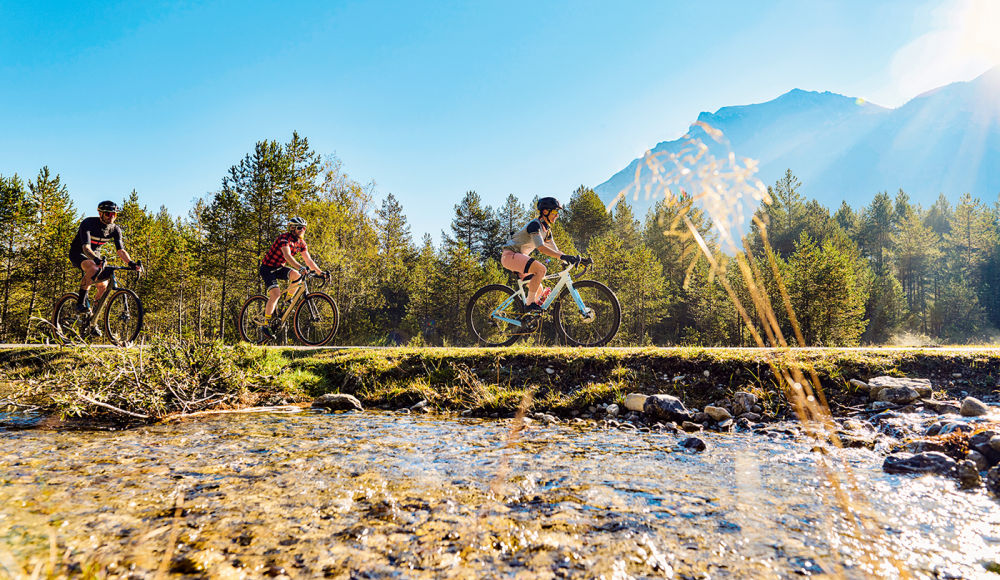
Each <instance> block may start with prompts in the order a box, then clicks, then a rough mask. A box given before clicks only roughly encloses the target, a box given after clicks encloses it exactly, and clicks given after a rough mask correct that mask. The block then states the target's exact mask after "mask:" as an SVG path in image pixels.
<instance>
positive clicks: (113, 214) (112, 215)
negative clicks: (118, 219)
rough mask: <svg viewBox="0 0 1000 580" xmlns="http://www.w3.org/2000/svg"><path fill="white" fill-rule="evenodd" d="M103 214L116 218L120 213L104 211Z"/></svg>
mask: <svg viewBox="0 0 1000 580" xmlns="http://www.w3.org/2000/svg"><path fill="white" fill-rule="evenodd" d="M101 213H102V214H104V215H109V216H111V217H114V216H116V215H118V212H116V211H102V212H101Z"/></svg>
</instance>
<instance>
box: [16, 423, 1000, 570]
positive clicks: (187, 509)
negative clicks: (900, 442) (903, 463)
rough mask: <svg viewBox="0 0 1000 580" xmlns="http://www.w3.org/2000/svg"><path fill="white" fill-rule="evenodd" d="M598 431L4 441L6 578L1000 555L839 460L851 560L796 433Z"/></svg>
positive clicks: (962, 503) (981, 531)
mask: <svg viewBox="0 0 1000 580" xmlns="http://www.w3.org/2000/svg"><path fill="white" fill-rule="evenodd" d="M593 425H594V424H593V423H591V424H590V426H589V427H586V428H573V427H567V426H546V427H537V426H531V427H528V428H527V429H524V430H522V431H520V432H519V433H518V436H517V438H515V439H511V440H510V443H509V445H507V444H505V443H504V441H505V440H507V434H508V432H509V430H510V422H509V421H480V420H471V419H470V420H465V419H461V420H460V419H453V418H446V417H425V416H420V417H417V416H401V415H395V414H387V413H364V414H338V415H321V414H312V413H302V414H297V415H268V416H258V417H228V418H215V419H208V420H204V421H202V422H198V423H188V424H182V425H162V426H153V427H145V428H139V429H134V430H128V431H122V432H52V431H11V432H2V433H0V440H2V442H3V443H2V449H3V451H0V479H2V485H0V506H2V509H0V537H2V538H3V544H2V545H3V546H5V549H6V551H7V554H6V557H5V558H3V560H4V561H3V562H0V565H2V566H4V567H5V568H8V573H9V574H11V575H13V573H12V572H10V571H9V566H11V565H20V566H23V568H22V570H23V571H24V572H23V573H24V574H25V577H28V574H30V572H31V570H32V569H35V568H36V567H40V568H39V569H44V567H46V566H48V565H49V564H50V563H51V561H52V560H57V561H58V562H57V564H58V565H59V566H63V565H64V564H63V563H64V562H65V566H66V569H75V570H77V571H78V572H79V571H83V570H84V569H85V568H86V566H88V565H89V566H92V567H95V568H100V569H101V570H103V571H105V572H106V573H107V574H109V577H118V576H121V577H124V576H125V575H127V574H132V575H133V577H149V578H154V577H156V572H157V571H158V570H159V569H160V567H161V564H163V562H164V556H165V553H166V550H167V547H168V544H169V545H170V546H171V547H172V549H171V553H170V561H169V563H168V564H169V565H168V566H167V567H165V568H164V572H166V573H170V574H189V575H190V574H194V575H198V574H205V575H208V576H211V577H232V578H239V577H243V576H246V575H248V576H250V577H260V576H263V575H270V576H280V575H287V576H291V577H296V578H308V577H321V576H326V577H333V578H351V577H369V578H380V577H393V578H442V577H455V578H482V577H515V576H516V577H518V578H535V577H537V578H552V577H564V578H601V577H604V578H606V579H611V578H618V579H625V578H668V577H690V578H706V577H711V578H726V577H785V576H797V575H815V574H822V573H823V572H824V571H827V572H833V573H837V574H842V575H844V576H846V577H857V578H861V577H868V576H871V575H873V574H879V575H881V574H885V575H888V576H896V575H898V574H899V573H898V572H897V571H896V568H895V567H894V566H895V564H893V562H896V563H898V564H902V566H901V568H902V569H903V570H904V573H907V572H908V573H910V574H912V575H914V576H917V577H920V576H931V577H933V576H938V577H940V576H941V575H942V574H952V575H955V576H962V577H969V576H975V575H977V574H983V573H985V569H984V568H983V565H982V563H981V561H982V560H984V559H987V558H992V557H993V556H994V555H995V554H996V552H997V550H998V548H1000V510H998V509H997V504H996V503H995V502H994V501H993V500H991V499H989V498H988V497H987V496H986V495H985V492H973V493H969V492H960V491H957V490H956V488H955V483H954V482H952V481H950V480H945V479H941V478H933V477H927V478H920V479H913V478H906V477H898V476H891V475H887V474H885V473H883V472H882V470H881V463H882V458H881V457H880V456H878V455H876V454H875V453H872V452H870V451H867V450H857V449H836V448H832V447H831V448H829V451H828V453H830V454H832V455H835V456H837V458H838V459H840V460H842V461H843V463H844V465H847V466H848V467H849V469H850V470H851V471H852V473H853V475H854V477H855V478H856V479H857V481H858V486H859V489H860V491H861V493H864V494H865V496H866V497H867V502H866V503H865V504H864V505H867V506H869V508H868V509H870V510H871V513H868V514H864V516H865V517H867V518H870V519H871V520H872V521H875V522H877V523H878V525H879V526H880V528H881V530H882V532H883V533H882V534H881V535H880V536H878V544H877V545H874V546H872V545H863V544H865V543H868V542H871V540H870V538H869V537H868V536H866V537H862V538H859V537H857V534H856V532H855V531H854V530H855V527H854V526H853V525H852V524H851V523H850V522H849V521H848V519H847V518H845V517H844V514H843V513H841V510H840V508H839V507H837V506H838V505H839V504H831V503H830V502H828V501H827V500H826V498H827V497H828V495H829V494H828V490H824V487H825V486H829V485H830V484H829V480H828V478H827V477H826V476H825V475H824V473H823V468H821V467H820V465H819V462H821V461H825V458H826V457H827V456H826V455H823V454H821V453H817V452H814V451H812V449H813V448H814V446H815V444H816V442H815V441H814V440H812V439H810V438H808V437H806V436H805V435H804V434H799V433H800V431H799V427H797V426H791V430H789V431H788V432H789V433H792V435H788V434H785V433H779V432H777V431H772V432H771V433H770V434H769V435H768V436H759V435H749V434H747V435H743V434H736V435H714V434H705V435H703V438H704V439H705V440H706V441H707V443H708V445H709V448H708V450H707V451H705V452H704V453H699V454H692V453H689V452H685V451H683V450H681V448H680V447H679V446H678V445H677V444H678V441H679V437H678V436H676V435H672V434H658V433H636V432H626V431H619V430H601V429H595V428H594V427H593ZM500 472H504V473H505V474H506V475H504V476H503V477H501V478H498V477H497V474H498V473H500ZM824 502H826V503H824ZM178 504H180V506H179V508H180V509H177V507H178ZM859 505H861V504H860V503H859ZM53 540H55V544H53ZM171 540H173V541H171ZM871 553H875V554H878V555H879V556H880V557H881V558H882V560H881V561H879V560H874V561H872V560H871V559H870V558H869V557H868V555H869V554H871ZM11 560H12V561H13V562H11ZM890 560H891V561H890ZM74 565H75V566H78V567H77V568H73V566H74ZM706 575H707V576H706Z"/></svg>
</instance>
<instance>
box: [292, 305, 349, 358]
mask: <svg viewBox="0 0 1000 580" xmlns="http://www.w3.org/2000/svg"><path fill="white" fill-rule="evenodd" d="M303 308H304V309H305V310H303ZM339 325H340V310H338V309H337V303H336V302H334V301H333V298H330V297H329V296H327V295H326V294H324V293H322V292H312V293H310V294H306V295H305V297H304V298H303V299H302V300H301V301H300V302H299V305H298V306H296V307H295V318H294V320H293V323H292V326H293V327H294V329H295V336H296V337H297V338H298V339H299V341H301V342H302V344H306V345H309V346H323V345H325V344H326V343H328V342H330V341H331V340H333V337H334V335H335V334H337V327H338V326H339Z"/></svg>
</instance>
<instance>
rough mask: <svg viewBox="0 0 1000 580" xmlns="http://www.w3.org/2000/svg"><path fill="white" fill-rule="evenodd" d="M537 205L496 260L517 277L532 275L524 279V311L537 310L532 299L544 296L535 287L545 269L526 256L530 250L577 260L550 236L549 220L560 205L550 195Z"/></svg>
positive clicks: (556, 212) (540, 200) (543, 275)
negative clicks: (536, 215)
mask: <svg viewBox="0 0 1000 580" xmlns="http://www.w3.org/2000/svg"><path fill="white" fill-rule="evenodd" d="M537 207H538V217H537V218H535V219H533V220H531V221H530V222H528V224H527V225H525V226H524V227H523V228H522V229H521V230H520V231H519V232H517V233H515V234H514V235H513V237H511V239H509V240H507V244H506V245H504V247H503V255H502V256H501V257H500V264H501V265H502V266H503V267H504V268H507V269H508V270H510V271H511V272H515V273H516V274H517V275H518V276H520V277H521V278H524V277H526V276H528V275H533V276H532V278H531V280H529V281H528V295H527V301H528V304H527V308H526V310H527V311H528V312H532V311H539V310H541V308H542V307H541V305H540V304H538V303H536V300H539V301H542V300H544V297H540V296H538V289H539V287H541V285H542V279H543V278H545V273H546V271H547V270H546V268H545V265H544V264H542V263H541V262H539V261H537V260H535V259H534V258H532V257H531V256H529V254H531V252H532V251H534V250H538V251H539V252H541V253H543V254H545V255H546V256H551V257H553V258H559V259H560V260H562V261H564V262H569V263H571V264H579V263H580V256H570V255H568V254H563V253H562V252H560V251H559V248H558V247H557V246H556V242H555V240H554V239H553V238H552V224H554V223H556V219H557V218H558V217H559V210H561V209H562V208H563V205H562V204H561V203H559V200H558V199H556V198H554V197H543V198H541V199H539V200H538V206H537Z"/></svg>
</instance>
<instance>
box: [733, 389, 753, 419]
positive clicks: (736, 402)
mask: <svg viewBox="0 0 1000 580" xmlns="http://www.w3.org/2000/svg"><path fill="white" fill-rule="evenodd" d="M756 404H757V395H755V394H753V393H748V392H746V391H740V392H738V393H736V394H735V395H733V414H734V415H736V416H737V417H738V416H740V415H742V414H743V413H748V412H750V411H751V410H752V409H753V406H754V405H756Z"/></svg>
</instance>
